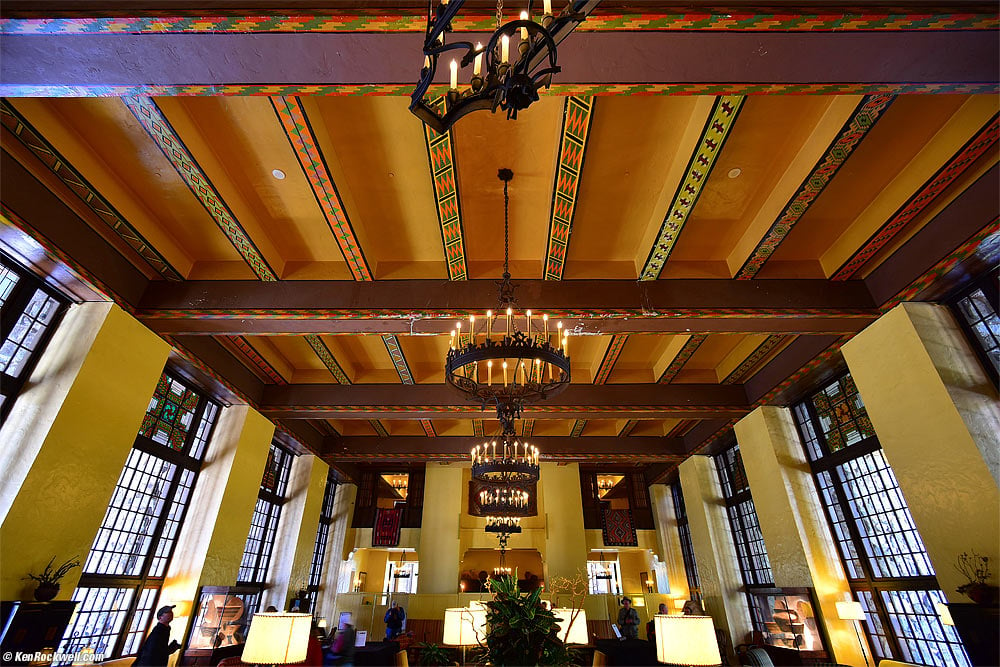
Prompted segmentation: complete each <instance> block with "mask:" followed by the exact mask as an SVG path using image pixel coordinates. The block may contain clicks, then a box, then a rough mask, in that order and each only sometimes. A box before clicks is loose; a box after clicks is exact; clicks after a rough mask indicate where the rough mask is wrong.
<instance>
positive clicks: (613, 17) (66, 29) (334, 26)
mask: <svg viewBox="0 0 1000 667" xmlns="http://www.w3.org/2000/svg"><path fill="white" fill-rule="evenodd" d="M178 14H182V13H181V12H178ZM426 25H427V18H426V15H425V14H423V13H419V12H414V13H412V14H404V13H402V12H400V13H393V14H388V13H386V14H381V15H358V14H329V15H308V14H306V15H295V14H289V15H274V16H186V15H177V16H145V17H98V18H45V19H34V18H28V19H3V20H2V21H0V34H4V35H83V34H163V33H218V32H221V33H226V32H251V33H253V32H277V33H282V32H423V31H424V30H425V29H426ZM495 27H496V16H495V15H492V14H487V13H469V14H466V15H464V16H457V17H455V18H454V19H452V28H453V29H454V30H456V31H458V32H470V31H490V30H493V29H494V28H495ZM997 27H998V20H997V17H996V16H995V15H992V14H989V15H986V14H977V13H972V12H964V13H954V14H945V13H940V14H939V13H907V12H900V13H878V14H862V13H861V12H860V11H858V12H851V11H844V12H816V13H813V14H805V15H803V14H792V13H787V14H786V13H773V14H765V13H756V12H747V11H746V10H745V9H739V8H733V9H732V10H731V11H726V10H725V9H724V8H723V9H720V10H719V11H717V12H684V13H648V14H643V13H628V14H625V13H620V14H603V15H596V16H589V17H588V18H587V20H586V21H585V22H584V23H582V24H581V25H580V27H579V28H577V30H581V31H586V32H605V31H619V30H629V31H632V30H666V31H690V30H696V31H717V30H729V31H732V30H740V31H744V30H745V31H767V32H786V31H795V32H817V31H832V30H836V31H848V30H866V31H867V30H921V31H923V30H995V29H996V28H997Z"/></svg>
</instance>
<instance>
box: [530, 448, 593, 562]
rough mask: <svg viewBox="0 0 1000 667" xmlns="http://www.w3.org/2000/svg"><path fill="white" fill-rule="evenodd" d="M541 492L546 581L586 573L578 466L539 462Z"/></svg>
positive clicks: (584, 538)
mask: <svg viewBox="0 0 1000 667" xmlns="http://www.w3.org/2000/svg"><path fill="white" fill-rule="evenodd" d="M541 478H542V479H543V480H544V484H543V485H542V489H541V493H542V497H543V498H544V500H545V550H544V551H543V552H542V558H543V559H544V561H545V580H546V581H552V579H553V578H554V577H568V578H573V577H574V576H576V575H577V574H579V573H581V572H582V573H584V575H586V572H587V540H586V537H585V536H584V532H583V496H582V494H581V493H580V466H579V464H576V463H570V464H568V465H557V464H555V463H542V465H541Z"/></svg>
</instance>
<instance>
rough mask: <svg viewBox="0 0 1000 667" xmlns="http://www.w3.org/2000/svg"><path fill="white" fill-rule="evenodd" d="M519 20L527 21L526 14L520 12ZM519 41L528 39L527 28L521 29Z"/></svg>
mask: <svg viewBox="0 0 1000 667" xmlns="http://www.w3.org/2000/svg"><path fill="white" fill-rule="evenodd" d="M521 20H522V21H527V20H528V12H521ZM521 39H522V40H527V39H528V29H527V28H521Z"/></svg>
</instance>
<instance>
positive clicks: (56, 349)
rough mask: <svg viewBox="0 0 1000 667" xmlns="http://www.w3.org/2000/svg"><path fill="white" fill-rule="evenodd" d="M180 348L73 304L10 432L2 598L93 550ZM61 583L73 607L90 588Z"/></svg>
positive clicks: (17, 594)
mask: <svg viewBox="0 0 1000 667" xmlns="http://www.w3.org/2000/svg"><path fill="white" fill-rule="evenodd" d="M169 353H170V346H169V345H167V344H166V343H164V342H163V341H162V340H160V338H158V337H157V336H156V335H155V334H153V333H152V332H151V331H149V329H147V328H146V327H144V326H143V325H142V324H140V323H139V322H138V321H137V320H135V319H134V318H133V317H132V316H130V315H128V314H127V313H126V312H125V311H123V310H122V309H121V308H119V307H118V306H115V305H113V304H110V303H84V304H80V305H75V306H72V307H71V308H70V309H69V312H68V313H66V316H65V318H64V319H63V321H62V324H61V325H60V326H59V328H58V330H57V331H56V332H55V334H54V335H53V337H52V340H51V341H50V342H49V346H48V348H47V349H46V351H45V353H44V354H43V355H42V357H41V359H40V360H39V363H38V365H37V366H36V367H35V370H34V371H33V372H32V374H31V377H30V379H29V381H28V382H27V383H26V384H25V388H24V391H23V392H22V393H21V395H20V396H19V397H18V399H17V403H15V405H14V407H13V409H12V410H11V413H10V415H9V416H8V419H7V420H6V421H5V422H4V424H3V426H2V429H0V442H2V443H3V446H2V447H0V470H3V482H2V484H0V516H2V521H3V523H2V526H0V563H3V567H2V571H0V572H2V574H0V596H2V598H3V599H4V600H17V599H21V600H30V599H32V591H33V590H34V587H35V585H34V583H33V582H31V581H29V580H24V579H22V577H24V576H25V575H27V574H28V573H29V572H30V573H38V572H41V571H42V570H43V569H44V568H45V566H46V564H47V563H48V562H49V559H50V558H53V557H55V565H56V566H58V565H59V564H60V563H62V562H63V561H65V560H67V559H69V558H71V557H73V556H79V557H80V559H81V562H82V561H83V560H85V559H86V557H87V553H88V552H89V551H90V547H91V545H92V544H93V541H94V536H95V535H96V534H97V530H98V528H100V525H101V521H102V520H103V519H104V513H105V511H106V510H107V507H108V501H109V499H110V498H111V494H112V492H113V491H114V488H115V484H116V483H117V481H118V477H119V476H120V475H121V471H122V466H124V465H125V461H126V459H127V458H128V455H129V452H130V451H131V449H132V443H133V442H134V441H135V438H136V435H137V434H138V432H139V427H140V425H141V424H142V418H143V415H144V414H145V412H146V407H147V406H148V405H149V399H150V397H152V395H153V391H154V389H155V388H156V382H157V380H159V378H160V375H161V374H162V372H163V367H164V365H165V364H166V361H167V355H168V354H169ZM81 569H82V568H74V569H72V570H70V571H69V573H68V574H67V575H66V576H65V577H64V578H63V580H62V581H61V582H60V584H61V588H60V591H59V595H58V599H61V600H68V599H70V598H71V597H72V595H73V590H74V589H75V588H76V585H77V582H79V580H80V574H81Z"/></svg>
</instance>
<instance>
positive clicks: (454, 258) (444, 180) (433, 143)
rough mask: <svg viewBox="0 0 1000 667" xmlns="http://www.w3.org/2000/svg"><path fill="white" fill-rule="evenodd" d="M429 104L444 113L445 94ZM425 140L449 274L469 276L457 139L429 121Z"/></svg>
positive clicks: (462, 277)
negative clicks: (432, 125) (459, 189)
mask: <svg viewBox="0 0 1000 667" xmlns="http://www.w3.org/2000/svg"><path fill="white" fill-rule="evenodd" d="M428 104H430V106H431V107H434V108H435V110H436V111H438V112H439V113H444V105H445V98H444V97H441V96H437V97H434V98H433V99H432V100H428ZM424 140H425V141H426V143H427V161H428V164H429V165H430V168H431V182H432V185H433V186H434V203H435V204H436V206H437V214H438V222H439V223H440V225H441V243H442V244H443V246H444V258H445V262H446V263H447V265H448V278H449V280H467V279H468V277H469V273H468V269H467V267H466V263H465V235H464V231H463V229H462V205H461V201H460V200H459V196H458V183H457V180H456V172H457V170H456V169H455V144H454V140H453V138H452V134H451V131H450V130H449V131H447V132H445V133H444V134H438V133H437V132H435V131H434V130H432V129H431V128H430V127H429V126H428V125H424Z"/></svg>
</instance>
